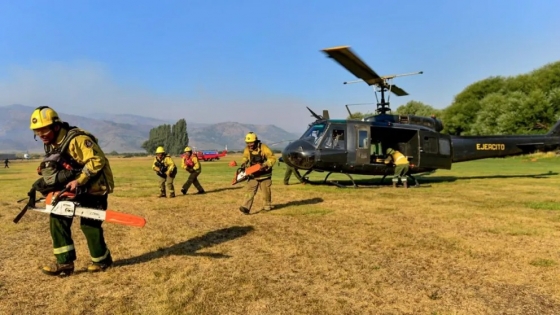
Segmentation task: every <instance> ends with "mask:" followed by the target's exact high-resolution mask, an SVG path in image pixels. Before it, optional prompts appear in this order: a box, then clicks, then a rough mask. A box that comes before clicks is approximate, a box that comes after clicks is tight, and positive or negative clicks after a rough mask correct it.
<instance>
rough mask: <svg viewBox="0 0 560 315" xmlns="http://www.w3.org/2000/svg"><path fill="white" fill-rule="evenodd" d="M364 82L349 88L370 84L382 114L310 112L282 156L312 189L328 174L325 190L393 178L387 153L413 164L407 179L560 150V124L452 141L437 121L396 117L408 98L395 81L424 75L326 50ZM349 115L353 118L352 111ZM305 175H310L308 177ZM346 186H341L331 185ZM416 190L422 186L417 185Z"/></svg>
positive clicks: (339, 50)
mask: <svg viewBox="0 0 560 315" xmlns="http://www.w3.org/2000/svg"><path fill="white" fill-rule="evenodd" d="M322 51H323V52H324V53H325V54H326V55H327V57H329V58H331V59H334V60H335V61H336V62H338V63H339V64H340V65H341V66H343V67H344V68H346V70H348V71H349V72H350V73H352V74H353V75H355V76H356V77H357V78H358V80H355V81H346V82H344V84H350V83H355V82H365V83H366V84H368V85H369V86H373V88H374V92H375V95H376V98H377V93H380V94H381V99H380V100H379V99H378V98H377V100H378V102H377V108H376V113H375V114H374V115H372V116H369V117H364V118H363V119H361V120H358V119H331V118H330V117H329V112H328V110H323V115H318V114H317V113H315V112H314V111H312V110H311V109H310V108H309V107H307V109H308V110H309V112H310V113H311V115H312V117H315V119H316V120H315V121H314V122H312V123H311V124H309V127H308V129H307V130H306V131H305V132H304V134H303V135H302V136H301V137H300V138H299V139H298V140H295V141H293V142H291V143H290V144H288V145H287V146H286V147H285V148H284V150H283V151H282V160H283V162H285V163H286V164H288V165H290V166H291V167H293V168H294V169H296V173H295V174H296V177H297V178H298V180H300V181H302V182H304V183H305V182H307V183H311V182H310V181H309V177H308V175H309V174H310V173H311V172H312V171H317V172H326V173H327V175H326V176H325V178H324V180H323V184H326V183H327V180H328V177H329V176H330V175H331V174H332V173H342V174H345V175H347V176H348V177H349V178H350V180H351V182H352V184H353V186H354V187H358V186H357V185H356V183H355V181H354V179H353V178H352V176H351V175H353V174H357V175H372V176H383V178H382V179H381V183H382V182H383V180H384V179H385V177H386V176H388V175H392V174H393V172H394V168H393V166H392V165H387V164H385V163H384V160H385V158H386V155H385V154H384V153H385V152H386V149H387V148H392V149H395V150H398V151H400V152H401V153H402V154H403V155H404V156H406V158H407V159H408V161H409V163H410V169H409V172H408V173H407V175H408V176H410V177H411V178H412V179H413V180H414V181H416V179H415V178H414V177H413V176H412V174H419V173H433V172H434V171H436V170H437V169H447V170H448V169H451V165H452V164H453V163H458V162H466V161H472V160H479V159H487V158H496V157H506V156H514V155H521V154H528V153H532V152H535V151H537V150H538V151H543V152H548V151H553V150H557V149H558V148H560V120H559V121H558V122H556V124H555V125H554V126H553V127H552V128H551V129H550V131H549V132H548V133H547V134H544V135H495V136H452V135H447V134H443V133H441V131H442V130H443V123H442V122H441V121H440V120H439V119H437V118H436V117H435V116H433V115H432V116H431V117H424V116H416V115H393V114H391V108H390V106H389V97H390V94H389V96H388V97H387V99H386V98H385V94H386V93H393V94H394V95H396V96H404V95H408V93H407V92H405V91H404V90H403V89H402V88H400V87H398V86H396V85H394V84H392V81H393V79H395V78H397V77H402V76H408V75H417V74H422V73H423V72H422V71H420V72H415V73H405V74H398V75H389V76H379V75H378V74H377V73H376V72H375V71H373V70H372V69H371V68H370V67H369V66H368V65H366V63H364V62H363V61H362V60H361V59H360V58H359V57H358V56H357V55H356V54H355V53H354V52H353V51H352V50H351V49H350V47H349V46H337V47H332V48H326V49H323V50H322ZM346 109H347V110H348V113H349V114H350V117H351V116H352V113H351V112H350V110H349V108H348V105H346ZM300 170H304V171H306V172H305V173H304V174H303V175H302V174H300V173H299V171H300ZM330 183H331V184H335V185H337V186H341V185H339V184H337V183H336V182H330ZM416 185H418V182H417V181H416Z"/></svg>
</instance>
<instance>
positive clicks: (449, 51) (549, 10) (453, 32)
mask: <svg viewBox="0 0 560 315" xmlns="http://www.w3.org/2000/svg"><path fill="white" fill-rule="evenodd" d="M343 3H344V4H343ZM558 12H560V1H557V0H549V1H541V0H532V1H516V0H507V1H506V0H503V1H492V0H485V1H482V0H471V1H449V0H441V1H414V0H412V1H411V0H409V1H400V0H392V1H388V0H381V1H380V0H377V1H373V0H347V1H333V0H316V1H312V0H307V1H304V0H285V1H282V0H277V1H267V0H237V1H232V0H199V1H188V0H177V1H164V0H161V1H160V0H158V1H156V0H153V1H138V0H136V1H114V0H112V1H102V0H96V1H86V0H80V1H61V0H60V1H24V0H20V1H0V106H4V105H11V104H23V105H30V106H39V105H51V106H53V107H54V108H55V109H58V110H59V111H61V112H67V113H71V114H79V115H83V116H87V114H88V113H91V112H107V113H131V114H139V115H144V116H151V117H155V118H163V119H178V118H186V119H187V121H198V122H210V123H212V122H222V121H238V122H242V123H265V124H276V125H277V126H279V127H281V128H284V129H286V130H288V131H294V132H302V131H303V130H304V129H305V128H306V127H307V124H308V123H309V122H311V121H312V120H313V119H312V118H311V117H310V115H309V113H308V112H307V110H306V109H305V106H309V107H311V108H312V109H314V110H316V111H317V112H321V111H322V110H323V109H328V110H329V111H330V114H331V117H340V118H344V117H346V116H347V113H346V109H345V108H344V104H348V103H364V102H372V101H375V97H374V94H373V92H372V90H371V88H369V87H368V86H367V85H366V84H365V83H364V84H353V85H343V84H342V82H343V81H347V80H352V79H355V78H354V76H353V75H351V74H350V73H349V72H347V71H346V70H345V69H344V68H342V67H341V66H340V65H338V64H337V63H335V62H334V61H333V60H330V59H328V58H326V57H325V55H324V54H323V53H322V52H321V51H320V50H321V49H323V48H327V47H332V46H339V45H350V46H351V47H352V49H353V50H354V51H355V52H356V53H357V54H358V55H359V56H360V57H361V58H362V59H363V60H364V61H365V62H366V63H368V64H369V65H370V66H371V67H372V68H373V69H374V70H375V71H376V72H377V73H379V74H380V75H388V74H395V73H406V72H412V71H424V74H422V75H419V76H410V77H403V78H397V79H396V81H395V83H396V84H398V85H399V86H400V87H401V88H403V89H405V90H406V91H407V92H408V93H409V94H410V95H409V96H406V97H400V98H398V97H396V96H395V97H393V98H392V99H391V104H392V107H393V109H396V108H397V107H398V106H399V105H402V104H404V103H406V102H408V101H410V100H418V101H422V102H424V103H427V104H430V105H432V106H434V107H436V108H444V107H446V106H448V105H449V104H450V103H451V102H452V101H453V98H454V96H455V95H456V94H457V93H459V92H461V91H462V90H463V89H464V88H465V87H466V86H467V85H469V84H471V83H474V82H475V81H477V80H481V79H484V78H487V77H489V76H497V75H502V76H509V75H516V74H519V73H525V72H528V71H531V70H534V69H536V68H539V67H541V66H543V65H545V64H547V63H550V62H554V61H558V60H559V59H560V18H559V14H558ZM352 109H353V110H356V111H358V110H359V111H368V110H369V111H371V110H373V109H374V105H372V107H364V106H357V107H352Z"/></svg>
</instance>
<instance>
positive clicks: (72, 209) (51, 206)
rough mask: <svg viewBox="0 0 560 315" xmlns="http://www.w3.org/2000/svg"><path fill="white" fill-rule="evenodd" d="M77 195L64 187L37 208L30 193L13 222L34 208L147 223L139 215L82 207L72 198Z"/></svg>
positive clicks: (120, 222)
mask: <svg viewBox="0 0 560 315" xmlns="http://www.w3.org/2000/svg"><path fill="white" fill-rule="evenodd" d="M33 193H34V192H33ZM75 197H76V195H75V194H73V193H70V192H68V191H66V189H63V190H62V191H60V192H50V193H48V194H47V196H46V197H45V208H36V207H35V196H31V195H30V196H29V202H28V203H27V205H25V207H24V208H23V209H22V210H21V212H20V213H19V214H18V215H17V216H16V217H15V219H14V220H13V222H14V223H18V222H19V220H21V218H22V217H23V216H24V215H25V213H26V212H27V210H33V211H37V212H42V213H48V214H56V215H61V216H66V217H70V218H71V217H74V216H79V217H82V218H88V219H94V220H100V221H105V222H109V223H116V224H122V225H129V226H136V227H144V225H146V219H144V218H143V217H140V216H137V215H133V214H128V213H122V212H117V211H113V210H100V209H93V208H86V207H82V206H80V204H79V203H77V202H74V201H72V199H74V198H75ZM61 199H64V200H61Z"/></svg>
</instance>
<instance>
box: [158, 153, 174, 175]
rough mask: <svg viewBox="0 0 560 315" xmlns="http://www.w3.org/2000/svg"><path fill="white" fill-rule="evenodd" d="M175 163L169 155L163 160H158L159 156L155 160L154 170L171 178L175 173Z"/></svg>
mask: <svg viewBox="0 0 560 315" xmlns="http://www.w3.org/2000/svg"><path fill="white" fill-rule="evenodd" d="M175 169H176V167H175V162H173V160H172V159H171V157H170V156H169V155H165V156H164V157H163V159H162V160H158V158H157V156H156V157H155V158H154V163H153V164H152V170H154V171H156V172H162V173H165V174H166V175H167V176H170V175H171V173H173V171H175Z"/></svg>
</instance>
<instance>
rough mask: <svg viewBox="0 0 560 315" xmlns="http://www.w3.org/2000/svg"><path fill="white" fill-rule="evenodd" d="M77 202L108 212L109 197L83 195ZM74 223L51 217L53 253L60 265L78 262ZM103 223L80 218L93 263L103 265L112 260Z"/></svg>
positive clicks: (67, 219)
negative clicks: (73, 231)
mask: <svg viewBox="0 0 560 315" xmlns="http://www.w3.org/2000/svg"><path fill="white" fill-rule="evenodd" d="M76 201H77V202H79V203H80V205H81V206H82V207H86V208H95V209H101V210H107V195H105V196H92V195H82V196H78V197H77V198H76ZM72 222H73V218H68V217H65V216H59V215H55V214H51V216H50V230H51V237H52V242H53V252H54V255H55V257H56V261H57V262H58V263H59V264H67V263H70V262H73V261H74V260H76V250H75V249H74V240H73V239H72V229H71V228H72ZM102 223H103V221H99V220H93V219H87V218H80V228H81V230H82V232H83V233H84V235H85V237H86V240H87V244H88V248H89V254H90V256H91V261H92V262H94V263H103V261H105V260H106V259H108V258H111V257H110V256H111V254H110V253H109V249H108V248H107V244H105V237H104V236H103V228H102V227H101V224H102Z"/></svg>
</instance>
